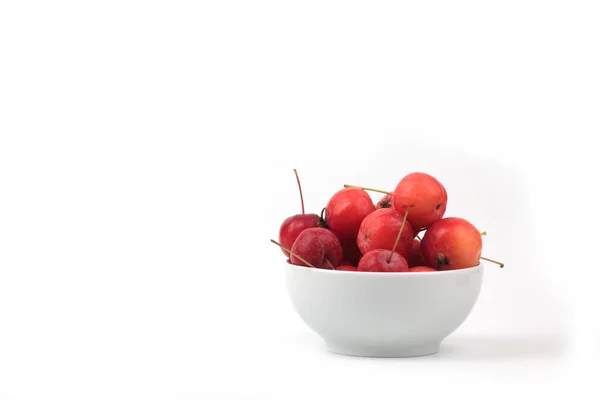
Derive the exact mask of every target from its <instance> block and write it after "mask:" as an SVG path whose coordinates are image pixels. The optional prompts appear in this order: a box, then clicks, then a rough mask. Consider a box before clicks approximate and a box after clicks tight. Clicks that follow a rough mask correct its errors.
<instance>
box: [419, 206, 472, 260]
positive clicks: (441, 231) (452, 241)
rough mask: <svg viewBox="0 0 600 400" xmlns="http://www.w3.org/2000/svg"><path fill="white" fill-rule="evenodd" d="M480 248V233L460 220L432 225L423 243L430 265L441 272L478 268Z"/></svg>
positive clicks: (456, 218)
mask: <svg viewBox="0 0 600 400" xmlns="http://www.w3.org/2000/svg"><path fill="white" fill-rule="evenodd" d="M481 248H482V240H481V234H480V233H479V230H477V228H476V227H475V226H474V225H473V224H471V223H470V222H469V221H467V220H466V219H463V218H458V217H448V218H443V219H441V220H439V221H437V222H436V223H434V224H433V225H431V226H430V227H429V229H427V232H425V236H424V237H423V241H422V242H421V249H422V251H423V256H424V257H425V260H426V261H427V265H428V266H430V267H433V268H437V269H439V270H440V271H445V270H454V269H463V268H470V267H475V266H477V265H479V259H480V257H481Z"/></svg>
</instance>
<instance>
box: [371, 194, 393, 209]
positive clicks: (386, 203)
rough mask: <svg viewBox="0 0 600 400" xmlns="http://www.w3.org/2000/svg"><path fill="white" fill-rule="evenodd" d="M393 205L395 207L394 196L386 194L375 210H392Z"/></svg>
mask: <svg viewBox="0 0 600 400" xmlns="http://www.w3.org/2000/svg"><path fill="white" fill-rule="evenodd" d="M393 205H394V203H393V202H392V195H391V194H386V195H385V196H383V197H382V198H381V199H380V200H379V201H378V202H377V204H375V208H376V209H380V208H391V207H393Z"/></svg>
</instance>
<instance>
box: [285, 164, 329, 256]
mask: <svg viewBox="0 0 600 400" xmlns="http://www.w3.org/2000/svg"><path fill="white" fill-rule="evenodd" d="M294 174H295V175H296V182H298V191H299V192H300V204H301V205H302V214H296V215H292V216H291V217H288V218H286V219H285V220H284V221H283V223H282V224H281V226H280V227H279V242H280V243H281V245H282V246H283V247H285V248H287V249H291V248H292V246H293V245H294V242H295V241H296V238H297V237H298V235H299V234H300V232H302V231H303V230H305V229H308V228H317V227H319V226H323V225H324V224H323V220H322V219H321V217H319V216H318V215H317V214H305V213H304V197H303V196H302V186H301V185H300V178H299V177H298V171H296V170H295V169H294ZM283 247H281V251H282V252H283V254H285V255H286V256H289V254H288V253H287V252H286V251H285V250H284V249H283Z"/></svg>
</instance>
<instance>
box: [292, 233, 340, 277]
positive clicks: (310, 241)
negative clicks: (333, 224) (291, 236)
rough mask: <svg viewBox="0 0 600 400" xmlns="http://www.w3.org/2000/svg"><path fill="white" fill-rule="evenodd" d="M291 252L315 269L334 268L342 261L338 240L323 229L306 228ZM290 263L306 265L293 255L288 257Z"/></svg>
mask: <svg viewBox="0 0 600 400" xmlns="http://www.w3.org/2000/svg"><path fill="white" fill-rule="evenodd" d="M291 251H292V253H293V254H295V255H298V256H300V257H301V258H303V259H304V260H306V261H308V262H309V263H310V264H312V265H313V266H315V267H316V268H322V269H331V267H333V268H336V267H338V266H339V265H340V262H341V261H342V245H341V243H340V240H339V239H338V238H337V236H335V234H334V233H333V232H331V231H330V230H328V229H325V228H308V229H305V230H303V231H302V232H300V234H299V235H298V237H297V238H296V241H295V242H294V245H293V246H292V248H291ZM290 262H291V263H292V264H294V265H304V266H305V265H306V264H305V263H304V262H303V261H302V260H300V259H299V258H298V257H295V256H294V255H292V256H291V257H290Z"/></svg>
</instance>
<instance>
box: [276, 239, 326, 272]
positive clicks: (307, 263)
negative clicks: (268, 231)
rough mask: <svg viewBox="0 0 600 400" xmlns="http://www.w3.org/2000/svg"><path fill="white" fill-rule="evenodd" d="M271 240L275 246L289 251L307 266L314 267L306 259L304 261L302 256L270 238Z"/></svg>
mask: <svg viewBox="0 0 600 400" xmlns="http://www.w3.org/2000/svg"><path fill="white" fill-rule="evenodd" d="M271 242H273V243H275V244H276V245H277V246H279V247H281V248H282V249H283V250H285V251H287V252H288V253H290V254H291V255H293V256H294V257H296V258H297V259H298V260H300V261H302V262H303V263H304V264H306V265H307V266H309V267H311V268H316V267H315V266H314V265H312V264H311V263H309V262H308V261H306V260H305V259H304V258H302V257H300V256H299V255H298V254H295V253H292V252H291V250H290V249H288V248H287V247H285V246H282V245H281V244H279V243H277V242H276V241H274V240H273V239H271Z"/></svg>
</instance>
